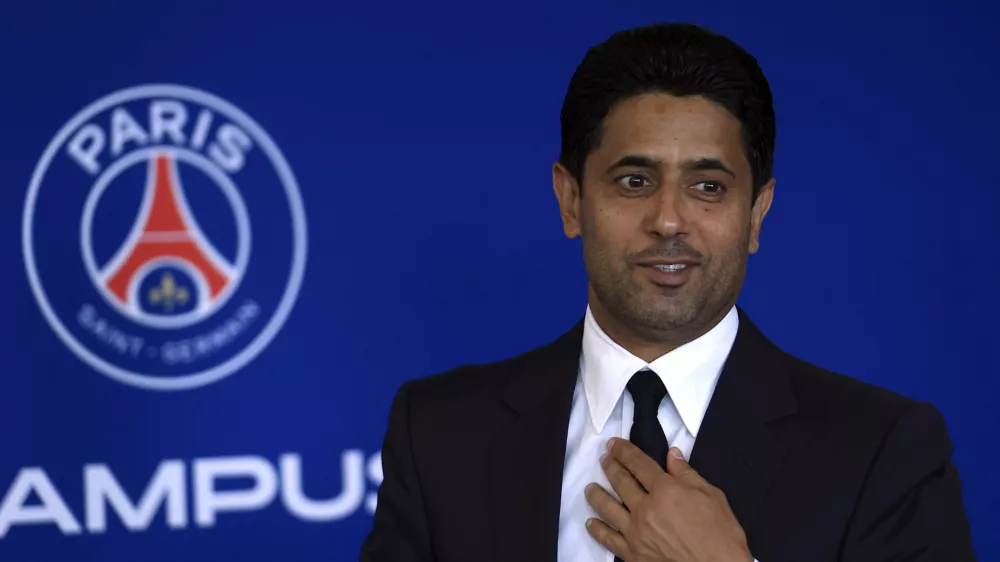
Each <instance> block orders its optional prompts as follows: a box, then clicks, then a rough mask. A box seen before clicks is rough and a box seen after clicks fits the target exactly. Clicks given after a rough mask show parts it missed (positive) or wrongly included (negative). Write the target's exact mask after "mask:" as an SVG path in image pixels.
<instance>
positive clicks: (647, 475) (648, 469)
mask: <svg viewBox="0 0 1000 562" xmlns="http://www.w3.org/2000/svg"><path fill="white" fill-rule="evenodd" d="M609 448H610V452H611V456H613V457H614V458H615V459H617V460H618V462H620V463H622V464H623V465H624V466H625V468H627V469H628V471H629V472H631V473H632V476H634V477H635V479H636V480H638V481H639V483H640V484H642V487H643V488H645V489H647V490H650V489H652V486H653V483H654V482H656V480H657V479H658V478H660V477H661V476H662V475H663V474H665V472H663V469H662V468H660V465H659V464H657V463H656V461H654V460H653V459H652V458H650V456H649V455H647V454H646V453H644V452H642V449H640V448H639V447H636V446H635V444H634V443H631V442H629V441H626V440H625V439H619V438H617V437H612V438H611V440H610V441H609Z"/></svg>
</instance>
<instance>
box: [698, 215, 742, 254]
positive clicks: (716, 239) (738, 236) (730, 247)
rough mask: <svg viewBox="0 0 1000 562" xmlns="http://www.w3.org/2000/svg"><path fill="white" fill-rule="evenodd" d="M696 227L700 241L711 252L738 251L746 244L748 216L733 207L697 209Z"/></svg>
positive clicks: (728, 252) (726, 252)
mask: <svg viewBox="0 0 1000 562" xmlns="http://www.w3.org/2000/svg"><path fill="white" fill-rule="evenodd" d="M697 214H698V218H697V229H698V232H699V234H700V236H699V238H701V242H702V243H703V244H705V246H706V248H705V249H706V250H708V252H709V253H711V254H716V255H724V254H730V253H733V252H739V251H741V250H743V249H745V248H744V246H745V245H746V240H747V235H748V234H749V229H748V223H749V216H748V215H747V214H746V213H740V212H738V211H737V210H735V209H717V208H712V207H705V208H702V209H699V212H698V213H697Z"/></svg>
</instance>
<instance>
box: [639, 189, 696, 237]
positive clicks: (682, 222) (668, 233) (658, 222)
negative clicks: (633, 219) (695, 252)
mask: <svg viewBox="0 0 1000 562" xmlns="http://www.w3.org/2000/svg"><path fill="white" fill-rule="evenodd" d="M647 201H648V204H649V208H648V210H647V212H646V217H645V218H646V225H645V227H646V232H647V233H648V234H649V235H650V236H652V237H654V238H670V237H673V236H679V235H683V234H687V229H688V222H687V219H686V209H685V205H684V197H683V196H682V194H681V193H680V188H676V187H673V186H670V187H667V186H664V187H663V188H661V189H660V190H659V191H658V192H657V193H656V195H654V196H653V197H650V198H649V199H648V200H647Z"/></svg>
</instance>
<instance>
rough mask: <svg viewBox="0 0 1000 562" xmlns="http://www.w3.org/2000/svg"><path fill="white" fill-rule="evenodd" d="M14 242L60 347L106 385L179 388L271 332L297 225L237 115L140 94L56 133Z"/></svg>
mask: <svg viewBox="0 0 1000 562" xmlns="http://www.w3.org/2000/svg"><path fill="white" fill-rule="evenodd" d="M251 242H252V244H251ZM22 244H23V248H22V249H23V252H24V263H25V268H26V269H27V274H28V280H29V282H30V284H31V289H32V291H33V293H34V295H35V299H36V300H37V301H38V305H39V307H40V308H41V310H42V314H43V315H44V316H45V318H46V320H47V321H48V322H49V324H50V325H51V326H52V329H53V330H54V331H55V332H56V334H57V335H58V336H59V338H60V339H61V340H62V341H63V343H65V344H66V346H67V347H69V349H70V350H72V352H73V353H75V354H76V355H77V356H78V357H79V358H80V359H82V360H83V361H84V362H86V363H87V364H88V365H90V366H91V367H93V368H94V369H96V370H97V371H99V372H101V373H104V374H105V375H108V376H110V377H112V378H114V379H116V380H118V381H121V382H124V383H127V384H130V385H134V386H138V387H142V388H148V389H154V390H181V389H190V388H195V387H198V386H202V385H205V384H209V383H212V382H215V381H217V380H219V379H221V378H223V377H225V376H227V375H230V374H232V373H234V372H235V371H237V370H239V369H240V368H242V367H243V366H245V365H246V364H247V363H248V362H250V361H251V360H252V359H253V358H255V357H256V356H257V355H258V354H260V352H261V351H263V350H264V348H265V347H266V346H267V345H268V344H269V343H270V342H271V340H272V339H273V338H274V336H275V335H276V334H277V333H278V331H279V330H280V329H281V327H282V325H283V324H284V322H285V320H286V319H287V317H288V315H289V313H290V312H291V309H292V306H293V305H294V303H295V299H296V297H297V295H298V291H299V287H300V285H301V283H302V277H303V275H304V272H305V264H306V220H305V212H304V209H303V205H302V199H301V196H300V194H299V189H298V185H297V183H296V181H295V177H294V175H293V174H292V171H291V169H290V168H289V166H288V163H287V162H286V161H285V158H284V156H283V155H282V154H281V151H280V150H279V149H278V147H277V146H276V145H275V144H274V142H273V141H272V140H271V138H270V137H269V136H268V134H267V133H266V132H265V131H264V130H263V129H262V128H261V127H260V126H259V125H258V124H257V123H256V122H255V121H254V120H253V119H251V118H250V117H249V116H247V115H246V114H245V113H243V112H242V111H240V110H239V109H238V108H236V107H235V106H233V105H232V104H230V103H229V102H226V101H224V100H222V99H220V98H218V97H216V96H213V95H211V94H208V93H206V92H202V91H199V90H195V89H192V88H188V87H184V86H175V85H147V86H138V87H134V88H128V89H125V90H121V91H119V92H115V93H113V94H110V95H108V96H105V97H103V98H101V99H100V100H97V101H96V102H94V103H92V104H90V105H89V106H87V107H86V108H84V109H83V110H82V111H80V112H79V113H77V114H76V115H75V116H74V117H73V118H72V119H70V120H69V122H68V123H66V125H64V126H63V127H62V129H60V130H59V132H58V133H57V134H56V136H55V138H54V139H53V140H52V142H51V143H49V146H48V147H47V148H46V150H45V153H44V154H43V155H42V158H41V159H40V160H39V162H38V165H37V166H36V167H35V172H34V174H33V176H32V178H31V185H30V187H29V188H28V196H27V200H26V201H25V205H24V218H23V232H22ZM251 246H253V248H252V247H251Z"/></svg>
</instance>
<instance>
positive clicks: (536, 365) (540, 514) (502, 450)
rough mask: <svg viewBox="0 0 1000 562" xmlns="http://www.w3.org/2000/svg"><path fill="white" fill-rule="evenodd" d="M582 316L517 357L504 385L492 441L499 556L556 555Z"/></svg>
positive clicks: (500, 561)
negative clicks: (505, 413) (501, 418)
mask: <svg viewBox="0 0 1000 562" xmlns="http://www.w3.org/2000/svg"><path fill="white" fill-rule="evenodd" d="M582 339H583V323H582V322H581V323H579V324H578V325H577V326H576V327H574V328H573V329H572V330H571V331H570V332H568V333H566V334H565V335H564V336H562V337H561V338H560V339H559V340H557V341H556V342H555V343H553V344H551V345H549V346H547V347H544V348H541V349H540V350H538V351H536V352H533V353H529V354H528V355H526V356H522V357H521V358H520V359H519V360H515V361H519V363H516V364H519V365H520V366H521V367H520V368H516V367H515V369H514V371H515V372H514V373H512V375H511V377H510V379H509V383H508V384H507V386H506V388H505V389H504V393H503V401H504V403H505V404H506V406H507V407H508V409H509V412H510V415H511V417H510V420H509V421H508V422H507V423H506V424H505V425H504V426H503V427H502V428H501V429H500V430H499V431H498V432H497V433H496V434H495V435H494V436H493V439H492V441H491V443H490V464H489V466H490V511H491V513H490V515H491V517H492V520H491V527H492V528H493V532H494V537H493V538H494V541H493V554H494V559H495V560H496V561H497V562H515V561H517V562H522V561H524V560H552V561H554V560H556V556H557V548H558V538H559V508H560V499H561V492H562V476H563V468H564V464H565V456H566V434H567V430H568V426H569V415H570V410H571V408H572V402H573V389H574V386H575V384H576V379H577V376H578V371H579V365H580V346H581V342H582Z"/></svg>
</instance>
